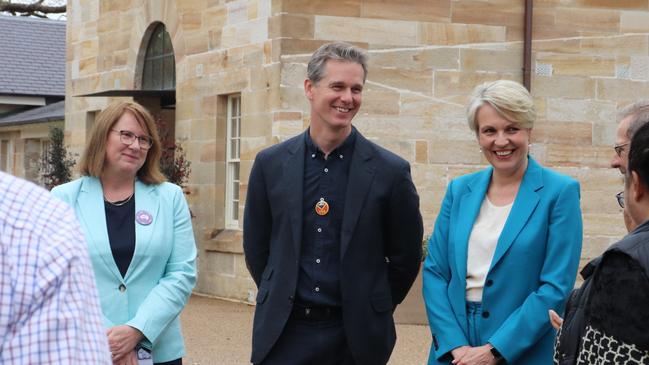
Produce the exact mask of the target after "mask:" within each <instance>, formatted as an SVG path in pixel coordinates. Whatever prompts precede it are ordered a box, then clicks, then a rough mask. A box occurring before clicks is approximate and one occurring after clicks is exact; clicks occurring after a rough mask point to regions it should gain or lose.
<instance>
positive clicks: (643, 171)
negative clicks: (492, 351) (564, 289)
mask: <svg viewBox="0 0 649 365" xmlns="http://www.w3.org/2000/svg"><path fill="white" fill-rule="evenodd" d="M624 185H625V188H624V195H623V197H620V198H619V201H620V205H622V206H623V207H624V209H625V211H626V213H627V214H628V216H629V217H630V218H631V219H632V220H633V221H634V222H637V223H638V226H637V227H636V228H635V229H634V230H632V231H631V232H630V233H629V234H628V235H627V236H626V237H624V238H623V239H622V240H621V241H619V242H617V243H616V244H614V245H613V246H611V248H609V249H608V250H606V252H604V254H603V255H602V256H601V257H600V258H597V259H596V260H594V262H592V263H590V264H589V266H587V267H586V269H589V268H590V270H591V271H592V274H591V275H590V276H588V278H587V282H586V283H585V284H586V286H585V287H583V288H582V290H581V293H579V292H578V293H577V294H576V295H577V296H579V300H576V301H577V303H571V305H574V304H576V305H577V307H578V309H577V312H580V311H581V315H577V316H576V317H571V313H568V317H567V319H566V322H565V323H564V327H566V328H562V333H561V334H560V335H559V339H558V344H557V350H558V351H556V353H555V363H559V364H567V363H570V364H572V363H575V364H578V365H581V364H649V124H647V123H645V124H644V125H642V126H641V127H640V128H639V129H638V130H637V132H635V133H634V135H633V138H632V140H631V144H630V149H629V154H628V166H627V168H626V173H625V184H624ZM579 308H581V309H579ZM575 318H577V321H578V322H581V324H582V326H583V327H582V328H574V326H572V325H574V321H575ZM570 327H572V329H571V330H568V328H570ZM576 330H579V332H580V338H579V341H577V342H575V341H571V340H574V338H570V337H569V336H574V335H575V333H576ZM566 343H572V344H573V346H577V347H576V348H574V347H573V348H570V347H568V346H565V344H566ZM572 351H574V353H575V354H576V357H575V358H574V360H573V361H571V362H566V361H565V358H568V357H569V356H570V352H572ZM566 355H567V356H566Z"/></svg>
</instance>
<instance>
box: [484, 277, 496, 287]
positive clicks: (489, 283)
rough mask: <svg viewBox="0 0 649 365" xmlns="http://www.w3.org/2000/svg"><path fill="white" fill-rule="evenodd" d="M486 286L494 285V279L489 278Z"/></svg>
mask: <svg viewBox="0 0 649 365" xmlns="http://www.w3.org/2000/svg"><path fill="white" fill-rule="evenodd" d="M485 285H486V286H492V285H494V281H493V280H491V279H488V280H487V282H486V283H485Z"/></svg>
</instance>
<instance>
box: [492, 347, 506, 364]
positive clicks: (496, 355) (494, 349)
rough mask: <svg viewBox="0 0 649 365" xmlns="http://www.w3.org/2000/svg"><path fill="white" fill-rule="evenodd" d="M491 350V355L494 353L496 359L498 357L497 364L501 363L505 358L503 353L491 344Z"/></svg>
mask: <svg viewBox="0 0 649 365" xmlns="http://www.w3.org/2000/svg"><path fill="white" fill-rule="evenodd" d="M489 351H491V355H493V357H494V359H496V364H499V363H500V361H501V360H502V359H503V355H501V354H500V352H499V351H498V350H496V348H495V347H493V345H491V349H489Z"/></svg>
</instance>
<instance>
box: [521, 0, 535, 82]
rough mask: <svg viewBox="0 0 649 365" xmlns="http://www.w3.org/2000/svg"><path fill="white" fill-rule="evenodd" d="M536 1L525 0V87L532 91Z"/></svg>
mask: <svg viewBox="0 0 649 365" xmlns="http://www.w3.org/2000/svg"><path fill="white" fill-rule="evenodd" d="M533 8H534V0H525V26H524V29H525V41H524V42H523V85H524V86H525V88H526V89H527V90H528V91H530V92H531V91H532V13H533V11H532V10H533Z"/></svg>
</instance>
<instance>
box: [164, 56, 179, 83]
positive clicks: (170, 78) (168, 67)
mask: <svg viewBox="0 0 649 365" xmlns="http://www.w3.org/2000/svg"><path fill="white" fill-rule="evenodd" d="M163 64H164V68H163V72H162V73H163V75H162V79H163V83H162V84H163V87H162V88H163V89H166V90H168V89H173V88H175V87H176V84H175V83H174V74H175V73H176V69H175V64H174V58H173V56H170V57H165V58H164V60H163Z"/></svg>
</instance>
